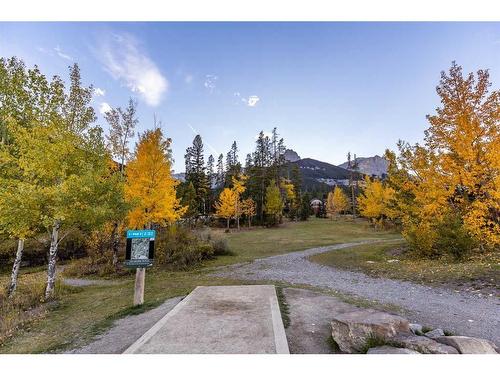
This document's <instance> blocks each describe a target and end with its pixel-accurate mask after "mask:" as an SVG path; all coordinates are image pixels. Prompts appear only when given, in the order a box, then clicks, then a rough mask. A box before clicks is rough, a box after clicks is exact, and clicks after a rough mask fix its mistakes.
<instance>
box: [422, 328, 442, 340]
mask: <svg viewBox="0 0 500 375" xmlns="http://www.w3.org/2000/svg"><path fill="white" fill-rule="evenodd" d="M425 336H427V337H428V338H430V339H435V338H436V337H441V336H444V331H443V330H442V329H441V328H436V329H433V330H432V331H429V332H427V333H425Z"/></svg>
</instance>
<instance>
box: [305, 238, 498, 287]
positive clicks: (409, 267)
mask: <svg viewBox="0 0 500 375" xmlns="http://www.w3.org/2000/svg"><path fill="white" fill-rule="evenodd" d="M403 245H404V242H402V241H401V242H398V241H394V242H393V241H391V242H387V243H378V244H368V245H360V246H355V247H350V248H346V249H341V250H335V251H331V252H326V253H322V254H317V255H314V256H312V257H310V259H311V260H312V261H313V262H316V263H319V264H323V265H327V266H332V267H338V268H344V269H348V270H356V271H362V272H364V273H366V274H368V275H370V276H375V277H387V278H394V279H401V280H408V281H414V282H418V283H423V284H431V285H432V284H453V285H461V284H462V283H470V282H475V281H481V280H487V282H488V283H490V284H496V285H499V284H500V272H499V271H500V267H499V263H498V261H497V260H495V259H491V258H490V259H469V260H467V261H461V262H457V261H454V260H452V259H444V258H443V259H439V260H436V259H434V260H430V259H414V258H411V257H409V256H408V255H405V254H404V253H403V254H401V253H399V252H394V250H395V249H398V248H401V247H402V246H403ZM394 260H397V261H394Z"/></svg>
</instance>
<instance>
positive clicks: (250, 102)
mask: <svg viewBox="0 0 500 375" xmlns="http://www.w3.org/2000/svg"><path fill="white" fill-rule="evenodd" d="M234 96H235V97H236V98H237V99H238V100H239V101H241V102H243V103H245V104H246V105H247V106H249V107H255V106H256V105H257V103H258V102H259V100H260V98H259V97H258V96H257V95H251V96H250V97H249V98H248V99H247V98H245V97H243V96H241V94H240V93H239V92H235V93H234Z"/></svg>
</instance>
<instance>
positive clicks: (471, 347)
mask: <svg viewBox="0 0 500 375" xmlns="http://www.w3.org/2000/svg"><path fill="white" fill-rule="evenodd" d="M435 340H436V341H437V342H440V343H442V344H445V345H449V346H452V347H454V348H455V349H457V350H458V351H459V352H460V353H462V354H496V353H497V352H496V350H495V348H494V346H493V345H491V343H490V342H489V341H488V340H484V339H478V338H475V337H466V336H442V337H436V338H435Z"/></svg>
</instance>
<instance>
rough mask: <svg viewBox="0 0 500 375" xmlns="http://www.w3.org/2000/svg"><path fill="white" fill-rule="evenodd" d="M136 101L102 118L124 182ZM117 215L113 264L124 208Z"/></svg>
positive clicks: (110, 147)
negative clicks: (104, 120) (105, 123)
mask: <svg viewBox="0 0 500 375" xmlns="http://www.w3.org/2000/svg"><path fill="white" fill-rule="evenodd" d="M136 114H137V102H136V101H134V100H133V99H132V98H130V99H129V102H128V105H127V108H125V109H122V108H121V107H118V108H116V109H115V108H112V109H111V110H110V111H108V112H106V113H105V114H104V118H105V119H106V121H107V122H108V124H109V133H108V135H107V136H106V138H107V141H108V142H107V146H108V149H109V151H110V153H111V156H112V157H113V159H115V160H118V162H119V171H120V177H121V181H122V183H124V168H125V164H126V163H127V162H128V160H129V158H130V149H129V141H130V139H131V138H132V137H133V136H134V129H135V127H136V125H137V124H138V123H139V120H138V119H137V117H136ZM116 213H117V217H116V218H115V220H114V221H113V231H112V233H111V242H112V245H111V246H112V251H113V266H114V267H117V265H118V250H119V243H120V242H119V237H118V236H119V230H118V229H119V227H120V226H121V225H122V223H123V219H124V213H125V210H120V209H118V210H116Z"/></svg>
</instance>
